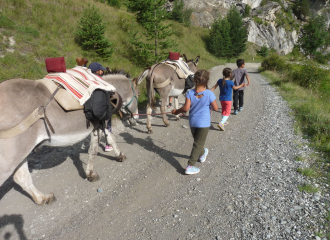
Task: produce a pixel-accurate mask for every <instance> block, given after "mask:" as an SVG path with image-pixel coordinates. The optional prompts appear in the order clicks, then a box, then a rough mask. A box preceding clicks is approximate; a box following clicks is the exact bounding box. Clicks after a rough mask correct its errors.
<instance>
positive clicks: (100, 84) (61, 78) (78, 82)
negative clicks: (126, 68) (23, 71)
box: [44, 66, 116, 105]
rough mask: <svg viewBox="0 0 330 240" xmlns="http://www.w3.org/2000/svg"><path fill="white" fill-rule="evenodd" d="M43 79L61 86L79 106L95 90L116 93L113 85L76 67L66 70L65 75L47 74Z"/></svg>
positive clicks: (86, 70) (60, 73)
mask: <svg viewBox="0 0 330 240" xmlns="http://www.w3.org/2000/svg"><path fill="white" fill-rule="evenodd" d="M44 79H51V80H53V81H54V82H56V83H58V84H60V85H61V86H63V87H64V88H65V89H66V90H67V91H68V92H69V93H71V94H72V96H73V97H74V98H75V99H77V100H78V102H79V103H80V105H84V103H85V102H86V101H87V100H88V99H89V98H90V96H91V95H92V93H93V91H94V90H95V89H103V90H105V91H112V92H115V91H116V88H115V87H114V86H113V85H111V84H110V83H107V82H106V81H104V80H103V79H102V78H101V77H100V76H98V75H95V74H93V73H92V72H91V71H90V69H87V68H86V67H80V66H76V67H74V68H72V69H67V70H66V73H63V72H57V73H49V74H48V75H47V76H45V78H44Z"/></svg>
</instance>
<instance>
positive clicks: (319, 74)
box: [289, 61, 326, 89]
mask: <svg viewBox="0 0 330 240" xmlns="http://www.w3.org/2000/svg"><path fill="white" fill-rule="evenodd" d="M325 75H326V72H325V70H323V69H320V68H318V67H317V66H316V65H315V63H313V62H312V61H310V62H308V63H307V64H305V65H303V66H302V67H301V69H300V70H299V71H292V72H291V73H290V74H289V76H290V78H291V80H292V81H293V82H295V83H297V84H298V85H300V86H301V87H304V88H310V89H317V88H318V86H319V83H320V82H321V81H322V79H323V78H324V76H325Z"/></svg>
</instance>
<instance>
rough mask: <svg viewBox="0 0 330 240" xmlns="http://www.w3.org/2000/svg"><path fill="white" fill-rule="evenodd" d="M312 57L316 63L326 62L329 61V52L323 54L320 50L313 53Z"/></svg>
mask: <svg viewBox="0 0 330 240" xmlns="http://www.w3.org/2000/svg"><path fill="white" fill-rule="evenodd" d="M314 58H315V60H316V61H317V62H318V63H321V64H327V63H328V61H329V54H326V55H323V54H322V53H320V52H316V53H315V54H314Z"/></svg>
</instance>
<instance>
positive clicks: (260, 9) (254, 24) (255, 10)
mask: <svg viewBox="0 0 330 240" xmlns="http://www.w3.org/2000/svg"><path fill="white" fill-rule="evenodd" d="M183 2H184V5H185V7H186V8H191V9H193V13H192V16H191V22H192V25H194V26H199V27H204V28H211V25H212V23H213V22H214V20H216V19H218V18H219V17H225V16H226V14H227V12H228V10H229V9H230V7H231V6H233V5H234V6H236V8H237V10H238V11H239V12H240V13H241V14H244V12H245V8H246V6H247V5H248V6H250V8H251V11H250V16H249V17H247V18H245V19H244V21H245V23H246V26H247V29H248V41H249V42H252V43H255V44H257V45H259V46H264V45H265V46H267V47H269V48H274V49H276V50H277V51H278V52H279V53H282V54H288V53H290V52H291V51H292V49H293V47H294V45H295V44H296V43H297V40H298V33H297V30H294V29H292V28H290V29H285V27H284V26H282V25H283V24H282V25H281V24H278V23H277V22H278V21H277V16H283V15H284V11H286V10H287V9H288V6H289V2H286V1H285V0H282V4H281V5H282V6H283V8H284V9H283V8H282V6H281V5H280V4H278V3H277V2H272V1H269V2H268V3H267V4H266V5H264V6H261V5H260V4H261V2H262V0H242V1H241V2H236V1H233V0H183ZM293 19H294V21H298V20H296V18H294V17H293ZM256 20H258V21H256ZM329 22H330V21H329Z"/></svg>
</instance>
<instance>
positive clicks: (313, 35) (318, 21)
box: [298, 16, 329, 57]
mask: <svg viewBox="0 0 330 240" xmlns="http://www.w3.org/2000/svg"><path fill="white" fill-rule="evenodd" d="M326 27H327V24H326V19H325V17H324V16H312V18H311V19H310V21H309V22H308V23H307V24H305V25H304V26H303V27H302V29H301V36H300V38H299V40H298V45H299V46H300V47H301V48H302V49H303V51H304V52H305V54H306V55H309V56H310V57H312V56H313V55H315V53H316V51H317V49H318V48H320V47H326V46H327V45H329V40H328V38H329V32H328V31H327V30H326Z"/></svg>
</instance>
